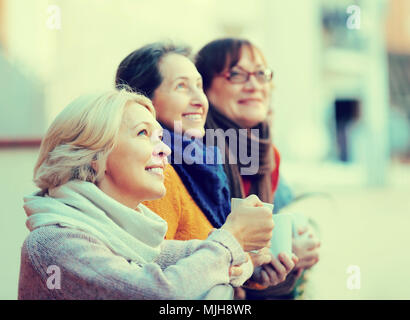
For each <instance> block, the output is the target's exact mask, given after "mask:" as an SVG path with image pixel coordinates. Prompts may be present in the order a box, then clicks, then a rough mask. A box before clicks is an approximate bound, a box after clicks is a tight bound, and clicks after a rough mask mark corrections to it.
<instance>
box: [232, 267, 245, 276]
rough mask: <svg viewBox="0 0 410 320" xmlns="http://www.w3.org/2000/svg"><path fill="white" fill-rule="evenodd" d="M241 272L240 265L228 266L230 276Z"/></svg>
mask: <svg viewBox="0 0 410 320" xmlns="http://www.w3.org/2000/svg"><path fill="white" fill-rule="evenodd" d="M242 272H243V271H242V267H240V266H232V267H230V268H229V276H230V277H239V276H240V275H241V274H242Z"/></svg>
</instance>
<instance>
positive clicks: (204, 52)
mask: <svg viewBox="0 0 410 320" xmlns="http://www.w3.org/2000/svg"><path fill="white" fill-rule="evenodd" d="M196 67H197V69H198V71H199V73H200V74H201V75H202V79H203V88H204V91H205V94H206V95H207V97H208V100H209V112H208V117H207V121H206V124H205V128H206V129H212V130H216V129H223V130H224V131H225V132H226V131H227V130H232V129H233V130H235V132H237V136H238V137H241V136H242V138H243V139H237V140H236V141H235V140H233V141H234V142H232V141H231V140H228V139H227V140H226V144H225V150H223V152H225V156H226V158H228V159H229V158H231V159H233V161H227V160H226V161H225V162H224V170H225V173H226V175H227V177H228V183H229V188H230V192H231V196H232V197H235V198H244V197H246V196H248V195H249V194H255V195H257V196H258V197H259V198H260V199H261V200H262V201H263V202H268V203H273V201H274V195H275V192H276V191H277V188H278V181H279V163H280V157H279V153H278V151H277V149H276V148H275V147H274V145H273V143H272V136H271V129H270V123H269V122H268V119H269V117H270V116H271V114H270V113H271V110H270V108H269V107H270V104H271V102H270V99H271V91H272V88H273V83H272V78H273V72H272V70H271V69H270V68H269V67H268V64H267V62H266V59H265V57H264V55H263V53H262V52H261V50H260V49H259V48H257V47H256V46H254V45H253V44H252V43H251V42H250V41H248V40H245V39H235V38H226V39H219V40H215V41H212V42H210V43H208V44H206V45H205V46H204V47H203V48H202V49H201V50H199V52H198V53H197V56H196ZM244 129H246V130H245V132H246V133H244ZM252 129H257V130H258V134H257V135H255V132H256V131H253V132H252ZM252 144H253V145H255V144H257V145H258V148H259V153H258V159H259V167H258V170H257V171H256V172H253V173H252V174H246V168H247V166H248V165H249V164H248V163H243V162H241V157H240V154H239V152H238V151H239V150H241V147H242V149H243V150H249V146H251V145H252ZM301 233H306V229H304V230H302V231H301ZM306 235H307V234H306ZM303 239H305V240H303V242H301V240H294V242H293V251H294V253H296V255H297V256H298V258H299V262H298V264H297V265H296V267H295V269H294V271H292V273H291V274H290V275H289V277H287V279H286V281H285V282H283V283H281V284H280V285H278V286H276V287H273V288H270V289H267V290H263V291H258V290H248V291H247V297H248V298H278V297H280V298H291V297H293V296H294V293H293V289H294V286H295V282H296V280H297V279H298V278H299V277H300V275H301V273H302V271H303V270H304V269H307V268H310V267H312V266H313V265H314V264H315V263H316V262H317V261H318V252H317V248H318V247H319V245H320V243H319V242H318V241H317V240H316V239H314V238H313V234H309V236H308V237H306V238H303ZM272 271H273V269H272V265H271V264H264V265H263V266H262V267H260V268H259V269H258V270H257V272H259V275H260V276H261V277H262V278H268V276H269V274H271V273H272ZM282 280H283V279H282ZM259 289H261V287H259Z"/></svg>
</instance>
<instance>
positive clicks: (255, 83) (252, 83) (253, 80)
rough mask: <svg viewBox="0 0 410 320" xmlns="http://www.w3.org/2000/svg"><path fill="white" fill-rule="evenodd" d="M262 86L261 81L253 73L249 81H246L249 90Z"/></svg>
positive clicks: (246, 87)
mask: <svg viewBox="0 0 410 320" xmlns="http://www.w3.org/2000/svg"><path fill="white" fill-rule="evenodd" d="M260 87H261V83H260V82H259V81H258V79H256V77H255V75H254V74H251V75H250V77H249V79H248V81H246V82H245V87H244V88H245V89H247V90H256V89H259V88H260Z"/></svg>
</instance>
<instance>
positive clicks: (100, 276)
mask: <svg viewBox="0 0 410 320" xmlns="http://www.w3.org/2000/svg"><path fill="white" fill-rule="evenodd" d="M244 259H246V258H245V253H244V252H243V250H242V248H241V246H240V245H239V243H238V242H237V241H236V239H235V238H234V237H233V236H232V235H231V234H230V233H229V232H227V231H225V230H215V231H214V232H213V233H212V234H211V235H210V236H209V237H208V239H207V240H205V241H200V240H190V241H177V240H164V241H163V243H162V245H161V253H160V255H159V256H158V257H157V258H156V260H155V261H154V262H151V263H147V264H144V265H137V264H134V263H129V261H127V260H126V259H125V258H123V257H122V256H119V255H116V254H114V253H113V252H112V251H111V250H110V249H109V248H108V247H107V246H105V245H104V244H103V243H102V242H101V241H100V240H98V239H97V238H95V237H93V236H92V235H90V234H87V233H85V232H82V231H79V230H76V229H72V228H67V227H60V226H57V225H51V226H44V227H40V228H37V229H35V230H33V231H32V232H31V233H30V234H29V236H28V237H27V238H26V240H25V241H24V244H23V247H22V251H21V268H20V279H19V289H18V298H19V299H200V298H203V297H204V296H205V295H206V294H207V293H208V292H209V290H210V289H211V288H213V287H215V286H216V285H221V284H222V285H226V284H229V281H230V279H229V267H230V266H231V265H235V264H241V263H242V262H243V261H244ZM245 280H246V279H245Z"/></svg>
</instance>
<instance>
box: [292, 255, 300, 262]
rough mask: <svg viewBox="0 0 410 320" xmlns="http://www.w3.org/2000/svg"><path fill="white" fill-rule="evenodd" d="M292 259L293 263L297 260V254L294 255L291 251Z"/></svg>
mask: <svg viewBox="0 0 410 320" xmlns="http://www.w3.org/2000/svg"><path fill="white" fill-rule="evenodd" d="M292 261H293V263H294V264H295V265H296V264H297V263H298V262H299V258H298V256H296V255H295V254H294V253H292Z"/></svg>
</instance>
